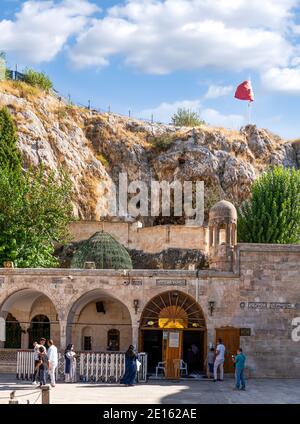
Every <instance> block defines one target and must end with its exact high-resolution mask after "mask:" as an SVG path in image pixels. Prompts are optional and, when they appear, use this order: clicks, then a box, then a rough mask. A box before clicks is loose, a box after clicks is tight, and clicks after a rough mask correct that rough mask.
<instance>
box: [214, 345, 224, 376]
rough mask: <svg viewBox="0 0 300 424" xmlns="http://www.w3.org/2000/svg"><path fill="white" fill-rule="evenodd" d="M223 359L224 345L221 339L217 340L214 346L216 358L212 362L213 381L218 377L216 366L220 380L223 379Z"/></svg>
mask: <svg viewBox="0 0 300 424" xmlns="http://www.w3.org/2000/svg"><path fill="white" fill-rule="evenodd" d="M224 359H225V346H224V345H223V342H222V339H219V340H218V345H217V348H216V359H215V363H214V381H217V379H218V368H219V367H220V381H223V379H224V368H223V364H224Z"/></svg>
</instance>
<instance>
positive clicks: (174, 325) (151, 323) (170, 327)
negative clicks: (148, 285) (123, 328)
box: [140, 290, 206, 378]
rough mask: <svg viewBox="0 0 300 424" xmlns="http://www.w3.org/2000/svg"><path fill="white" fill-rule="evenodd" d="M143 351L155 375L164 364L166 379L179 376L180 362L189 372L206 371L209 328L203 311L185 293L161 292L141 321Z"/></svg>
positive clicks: (145, 309) (147, 308) (148, 307)
mask: <svg viewBox="0 0 300 424" xmlns="http://www.w3.org/2000/svg"><path fill="white" fill-rule="evenodd" d="M140 333H141V334H140V336H141V337H140V341H141V346H140V348H141V349H142V350H143V351H144V352H147V353H148V369H149V371H150V372H153V373H154V372H155V368H156V366H157V364H158V362H164V364H163V365H164V367H165V375H166V377H167V378H178V377H179V376H180V369H179V368H180V367H179V365H180V360H183V361H184V362H185V363H187V367H188V373H189V374H191V373H200V372H202V371H203V369H204V359H205V354H206V351H205V350H206V327H205V319H204V316H203V313H202V309H201V307H200V306H199V304H198V303H197V302H196V301H195V299H193V298H192V297H191V296H189V295H188V294H186V293H183V292H180V291H177V290H174V291H168V292H164V293H161V294H159V295H157V296H156V297H154V298H153V299H151V300H150V302H148V303H147V305H146V306H145V308H144V311H143V314H142V318H141V322H140Z"/></svg>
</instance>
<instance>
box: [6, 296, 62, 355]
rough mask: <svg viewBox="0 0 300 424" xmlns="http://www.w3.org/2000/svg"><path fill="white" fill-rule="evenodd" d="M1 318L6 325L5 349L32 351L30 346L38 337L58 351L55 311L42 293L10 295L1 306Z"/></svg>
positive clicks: (58, 328)
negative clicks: (48, 342)
mask: <svg viewBox="0 0 300 424" xmlns="http://www.w3.org/2000/svg"><path fill="white" fill-rule="evenodd" d="M0 316H1V317H3V318H5V320H6V323H7V326H6V327H7V331H8V332H7V337H6V342H5V343H4V347H5V348H8V347H9V346H12V345H13V346H15V347H14V348H15V349H19V348H21V349H28V348H30V349H32V347H33V346H32V342H33V341H35V340H37V339H38V338H39V337H41V336H43V337H45V338H51V339H53V340H54V343H55V344H56V346H58V347H60V327H59V321H58V315H57V311H56V308H55V306H54V304H53V302H52V301H51V299H50V298H49V297H48V296H47V295H45V294H44V293H42V292H40V291H38V290H35V289H29V288H27V289H22V290H17V291H15V292H13V293H11V294H10V295H9V296H8V297H7V298H6V299H5V300H4V301H3V303H2V304H1V305H0ZM20 339H21V340H20ZM11 348H12V347H11Z"/></svg>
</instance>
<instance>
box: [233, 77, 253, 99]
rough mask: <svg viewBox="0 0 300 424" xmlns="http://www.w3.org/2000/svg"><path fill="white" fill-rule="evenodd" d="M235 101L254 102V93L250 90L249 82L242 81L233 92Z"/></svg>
mask: <svg viewBox="0 0 300 424" xmlns="http://www.w3.org/2000/svg"><path fill="white" fill-rule="evenodd" d="M234 97H235V98H236V99H239V100H248V101H249V102H254V93H253V90H252V85H251V81H244V82H243V83H242V84H240V85H239V86H238V88H237V90H236V92H235V96H234Z"/></svg>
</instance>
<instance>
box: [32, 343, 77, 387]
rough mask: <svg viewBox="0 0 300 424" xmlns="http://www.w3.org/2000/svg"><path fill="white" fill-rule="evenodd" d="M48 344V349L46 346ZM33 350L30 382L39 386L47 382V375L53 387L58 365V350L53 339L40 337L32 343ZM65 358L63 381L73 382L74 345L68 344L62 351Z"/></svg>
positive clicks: (74, 370)
mask: <svg viewBox="0 0 300 424" xmlns="http://www.w3.org/2000/svg"><path fill="white" fill-rule="evenodd" d="M46 346H48V349H47V347H46ZM33 350H34V373H33V378H32V384H34V385H39V386H40V387H42V386H45V385H46V384H47V380H48V376H49V378H50V384H51V386H52V387H55V383H56V381H55V376H56V368H57V366H58V351H57V347H56V346H55V345H54V343H53V340H51V339H50V340H48V341H47V343H46V339H45V338H44V337H42V338H41V339H40V340H39V342H34V343H33ZM64 359H65V370H64V371H65V382H66V383H73V382H75V381H76V353H75V352H74V346H73V345H72V344H69V345H68V346H67V349H66V350H65V353H64Z"/></svg>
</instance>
